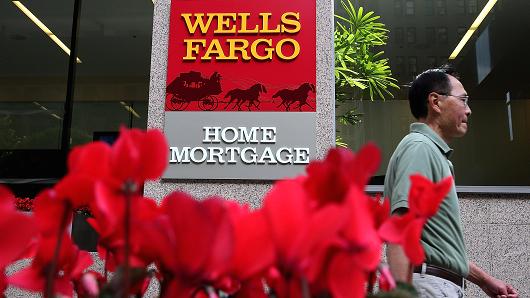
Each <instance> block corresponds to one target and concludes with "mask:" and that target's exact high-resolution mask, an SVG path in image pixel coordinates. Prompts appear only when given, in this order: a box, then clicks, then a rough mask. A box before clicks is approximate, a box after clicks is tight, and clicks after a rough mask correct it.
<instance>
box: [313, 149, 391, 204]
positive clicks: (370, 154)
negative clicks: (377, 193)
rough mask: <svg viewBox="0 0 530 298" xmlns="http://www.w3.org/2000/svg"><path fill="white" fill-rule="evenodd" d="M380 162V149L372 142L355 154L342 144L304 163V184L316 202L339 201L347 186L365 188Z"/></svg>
mask: <svg viewBox="0 0 530 298" xmlns="http://www.w3.org/2000/svg"><path fill="white" fill-rule="evenodd" d="M380 162H381V154H380V152H379V149H378V148H377V147H376V146H375V145H374V144H371V143H368V144H367V145H365V146H364V147H362V148H361V149H360V150H359V151H358V152H357V154H353V152H352V151H350V150H348V149H343V148H335V149H331V150H329V152H328V154H327V155H326V158H325V159H324V160H323V161H313V162H311V163H310V164H309V166H307V169H306V171H307V179H306V180H305V182H304V186H305V188H306V189H307V191H308V193H309V195H310V197H311V198H312V199H314V200H316V201H317V202H318V203H319V204H326V203H332V202H335V203H339V202H342V201H343V200H344V198H345V197H346V194H347V193H348V191H349V189H350V187H352V186H353V187H357V188H359V189H360V190H364V188H365V186H366V183H367V182H368V180H369V179H370V177H371V176H372V175H373V174H374V173H375V171H376V170H377V168H378V167H379V164H380Z"/></svg>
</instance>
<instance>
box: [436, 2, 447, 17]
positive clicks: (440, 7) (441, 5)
mask: <svg viewBox="0 0 530 298" xmlns="http://www.w3.org/2000/svg"><path fill="white" fill-rule="evenodd" d="M436 13H437V14H438V15H440V16H444V15H446V14H447V2H446V0H436Z"/></svg>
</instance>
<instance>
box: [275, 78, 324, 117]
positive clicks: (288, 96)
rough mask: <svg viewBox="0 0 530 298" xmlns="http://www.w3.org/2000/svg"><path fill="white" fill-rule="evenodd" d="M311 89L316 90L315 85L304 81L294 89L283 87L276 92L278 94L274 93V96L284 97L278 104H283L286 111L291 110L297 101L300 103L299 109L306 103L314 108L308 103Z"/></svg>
mask: <svg viewBox="0 0 530 298" xmlns="http://www.w3.org/2000/svg"><path fill="white" fill-rule="evenodd" d="M309 91H313V92H316V89H315V85H313V84H310V83H304V84H302V85H300V87H298V88H296V89H294V90H292V89H282V90H280V91H278V92H276V94H274V95H273V96H272V98H276V97H280V98H281V99H282V102H281V103H280V104H279V105H278V107H280V106H282V105H283V106H284V107H285V110H286V111H289V110H290V109H291V105H292V104H293V103H295V102H297V103H298V110H299V111H302V106H304V105H307V106H308V107H310V108H311V109H312V108H313V107H312V106H311V105H309V104H308V103H307V96H308V94H309ZM273 101H274V99H273Z"/></svg>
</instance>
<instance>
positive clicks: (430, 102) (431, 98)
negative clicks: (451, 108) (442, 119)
mask: <svg viewBox="0 0 530 298" xmlns="http://www.w3.org/2000/svg"><path fill="white" fill-rule="evenodd" d="M440 100H441V96H440V94H438V93H436V92H431V93H429V95H428V96H427V108H428V110H432V111H433V112H435V113H441V111H442V110H441V109H440Z"/></svg>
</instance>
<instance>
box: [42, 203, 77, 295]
mask: <svg viewBox="0 0 530 298" xmlns="http://www.w3.org/2000/svg"><path fill="white" fill-rule="evenodd" d="M70 212H72V205H71V204H70V202H68V201H65V202H64V210H63V214H62V217H61V222H60V224H59V230H58V232H57V244H56V245H55V251H54V252H53V259H52V262H51V263H50V265H49V267H48V272H47V276H46V286H45V289H44V298H50V297H53V290H54V283H55V276H56V274H57V273H56V271H57V263H58V260H59V254H60V252H61V246H62V242H63V233H64V230H65V228H66V224H67V221H68V215H69V213H70Z"/></svg>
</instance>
